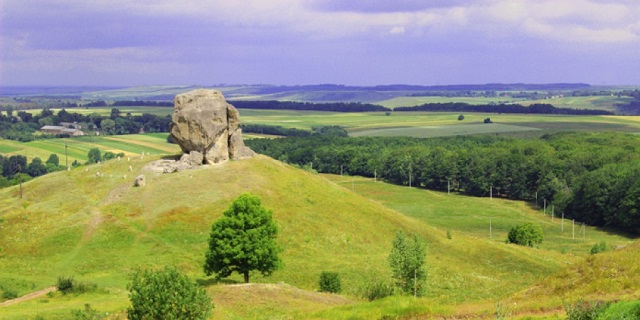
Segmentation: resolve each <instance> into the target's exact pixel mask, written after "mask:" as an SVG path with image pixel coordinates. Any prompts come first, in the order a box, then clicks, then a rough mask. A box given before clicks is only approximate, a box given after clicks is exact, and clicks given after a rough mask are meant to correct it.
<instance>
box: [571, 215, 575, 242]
mask: <svg viewBox="0 0 640 320" xmlns="http://www.w3.org/2000/svg"><path fill="white" fill-rule="evenodd" d="M571 222H572V223H573V228H572V229H571V239H573V240H575V239H576V219H573V220H571Z"/></svg>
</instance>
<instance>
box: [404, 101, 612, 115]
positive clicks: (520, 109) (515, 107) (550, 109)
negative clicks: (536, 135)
mask: <svg viewBox="0 0 640 320" xmlns="http://www.w3.org/2000/svg"><path fill="white" fill-rule="evenodd" d="M393 111H447V112H492V113H531V114H571V115H612V114H613V112H611V111H606V110H593V109H569V108H557V107H554V106H553V105H551V104H546V103H545V104H532V105H530V106H528V107H525V106H523V105H520V104H482V105H476V104H468V103H456V102H448V103H426V104H423V105H419V106H417V107H398V108H395V109H394V110H393Z"/></svg>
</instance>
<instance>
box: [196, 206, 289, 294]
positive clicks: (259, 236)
mask: <svg viewBox="0 0 640 320" xmlns="http://www.w3.org/2000/svg"><path fill="white" fill-rule="evenodd" d="M277 234H278V227H277V225H276V224H275V222H274V221H273V219H272V218H271V211H270V210H267V209H265V208H264V207H262V206H261V204H260V199H259V198H258V197H256V196H253V195H250V194H243V195H241V196H240V197H238V198H237V199H236V200H235V201H233V203H232V204H231V206H230V207H229V209H227V210H226V211H225V212H224V213H223V216H222V217H221V218H219V219H218V220H216V221H215V222H214V223H213V225H212V226H211V235H210V238H209V250H208V251H207V252H206V253H205V258H206V261H205V263H204V272H205V273H206V274H207V275H211V274H213V273H215V274H216V277H217V278H226V277H228V276H230V275H231V273H233V272H238V273H240V274H242V275H243V276H244V282H245V283H248V282H249V272H250V271H253V270H257V271H259V272H260V273H262V275H263V276H269V275H271V273H273V271H275V270H277V269H278V268H279V267H280V258H279V257H278V253H280V248H279V247H278V244H277V243H276V236H277Z"/></svg>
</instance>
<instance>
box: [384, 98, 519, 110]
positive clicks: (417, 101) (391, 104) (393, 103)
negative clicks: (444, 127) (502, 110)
mask: <svg viewBox="0 0 640 320" xmlns="http://www.w3.org/2000/svg"><path fill="white" fill-rule="evenodd" d="M524 101H525V100H524V99H514V98H509V97H493V98H484V97H439V96H436V97H413V96H407V97H395V98H392V99H389V100H383V101H378V102H377V103H376V104H379V105H381V106H383V107H387V108H390V109H394V108H397V107H412V106H419V105H423V104H425V103H449V102H462V103H468V104H473V105H477V104H490V103H522V102H524Z"/></svg>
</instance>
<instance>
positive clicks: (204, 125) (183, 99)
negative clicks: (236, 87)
mask: <svg viewBox="0 0 640 320" xmlns="http://www.w3.org/2000/svg"><path fill="white" fill-rule="evenodd" d="M170 133H171V137H172V138H173V141H175V142H176V143H177V144H178V145H180V148H181V149H182V152H183V153H184V155H183V156H182V159H181V160H182V161H186V162H188V163H189V164H191V165H200V164H216V163H222V162H225V161H227V160H229V159H232V160H238V159H244V158H251V157H253V156H254V154H255V153H254V152H253V151H252V150H251V149H249V148H248V147H246V146H245V145H244V141H243V139H242V129H241V128H240V113H239V112H238V110H237V109H236V108H235V107H234V106H233V105H231V104H229V103H228V102H227V101H226V100H225V98H224V96H223V95H222V93H221V92H220V91H217V90H209V89H198V90H193V91H189V92H186V93H182V94H178V95H176V97H175V99H174V110H173V115H172V116H171V125H170Z"/></svg>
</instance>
